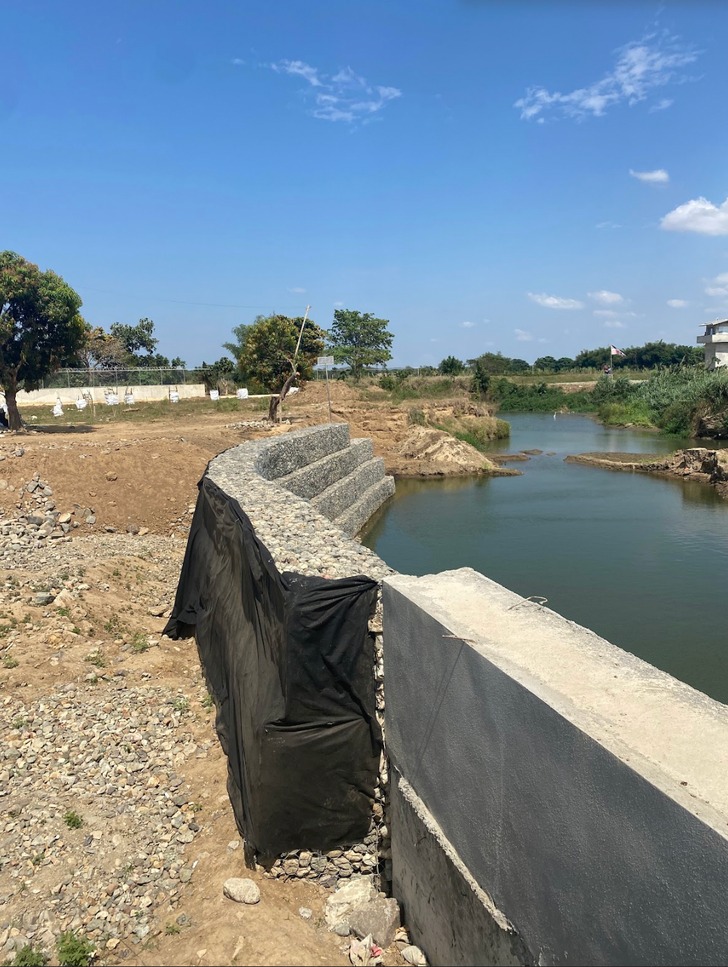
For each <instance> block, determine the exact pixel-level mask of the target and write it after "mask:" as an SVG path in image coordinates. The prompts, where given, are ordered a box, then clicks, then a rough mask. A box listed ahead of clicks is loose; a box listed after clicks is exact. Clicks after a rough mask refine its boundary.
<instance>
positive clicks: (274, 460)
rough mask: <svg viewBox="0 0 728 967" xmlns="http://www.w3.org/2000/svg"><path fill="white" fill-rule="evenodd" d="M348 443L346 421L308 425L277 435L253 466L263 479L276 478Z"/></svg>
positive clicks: (342, 447) (346, 445)
mask: <svg viewBox="0 0 728 967" xmlns="http://www.w3.org/2000/svg"><path fill="white" fill-rule="evenodd" d="M348 446H349V424H348V423H326V424H324V425H323V426H310V427H306V429H304V430H297V431H295V432H294V433H292V434H291V435H290V436H288V434H283V435H281V436H280V437H278V438H277V440H276V441H275V442H274V443H273V445H272V446H270V447H267V448H266V449H265V450H264V451H263V452H262V453H261V454H260V457H259V459H258V461H257V462H256V467H255V469H256V470H257V471H258V473H259V474H260V475H261V477H264V478H265V479H266V480H278V479H279V478H280V477H285V476H286V475H287V474H291V473H292V472H293V471H294V470H298V469H299V468H300V467H306V466H308V465H309V464H311V463H315V462H316V461H317V460H321V458H322V457H326V456H328V455H329V454H330V453H336V452H337V451H339V450H345V449H346V448H347V447H348Z"/></svg>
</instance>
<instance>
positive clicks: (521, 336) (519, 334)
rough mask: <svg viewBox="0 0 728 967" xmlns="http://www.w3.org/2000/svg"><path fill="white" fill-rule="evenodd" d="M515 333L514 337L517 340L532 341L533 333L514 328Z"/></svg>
mask: <svg viewBox="0 0 728 967" xmlns="http://www.w3.org/2000/svg"><path fill="white" fill-rule="evenodd" d="M513 331H514V332H515V334H516V339H517V340H518V341H519V342H533V335H532V333H530V332H526V330H525V329H514V330H513Z"/></svg>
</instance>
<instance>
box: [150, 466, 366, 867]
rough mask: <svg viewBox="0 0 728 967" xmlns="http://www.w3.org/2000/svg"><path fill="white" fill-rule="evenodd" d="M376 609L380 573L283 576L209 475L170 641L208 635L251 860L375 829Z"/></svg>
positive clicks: (205, 641)
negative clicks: (372, 621)
mask: <svg viewBox="0 0 728 967" xmlns="http://www.w3.org/2000/svg"><path fill="white" fill-rule="evenodd" d="M375 601H376V582H374V581H372V580H371V579H370V578H367V577H352V578H345V579H342V580H327V579H325V578H317V577H316V578H314V577H305V576H303V575H300V574H293V573H289V572H284V573H283V574H281V573H279V572H278V570H277V569H276V567H275V564H274V563H273V559H272V557H271V555H270V553H269V552H268V550H267V548H266V547H265V546H264V545H263V544H262V543H261V542H260V541H259V540H258V538H257V537H256V535H255V532H254V530H253V526H252V524H251V522H250V520H249V519H248V517H247V516H246V515H245V513H244V512H243V510H242V508H241V507H240V504H238V503H237V501H235V500H232V499H231V498H230V497H229V496H228V495H227V494H226V493H225V492H224V491H223V490H221V489H220V488H219V487H218V486H217V485H216V484H215V483H213V482H212V481H211V480H210V479H209V478H208V477H206V476H205V477H203V479H202V480H201V481H200V486H199V496H198V499H197V506H196V508H195V515H194V518H193V521H192V527H191V529H190V535H189V540H188V542H187V551H186V553H185V559H184V563H183V565H182V572H181V574H180V580H179V585H178V587H177V597H176V600H175V605H174V610H173V611H172V616H171V618H170V619H169V622H168V624H167V626H166V628H165V634H167V635H169V637H171V638H186V637H189V636H190V635H193V634H194V635H195V637H196V640H197V646H198V650H199V654H200V660H201V662H202V667H203V670H204V673H205V676H206V678H207V682H208V686H209V688H210V691H211V694H212V696H213V698H214V700H215V704H216V706H217V721H216V727H217V732H218V735H219V737H220V742H221V744H222V747H223V750H224V751H225V754H226V755H227V757H228V792H229V795H230V800H231V802H232V805H233V810H234V813H235V819H236V822H237V825H238V829H239V830H240V833H241V835H242V837H243V838H244V840H245V843H246V852H248V855H250V854H251V852H255V853H257V854H258V855H259V856H261V857H273V856H275V855H277V854H280V853H283V852H286V851H289V850H294V849H309V850H322V851H326V850H330V849H336V848H339V847H342V846H345V845H349V844H352V843H356V842H360V841H361V840H362V839H363V838H364V837H365V836H366V835H367V833H368V832H369V825H370V820H371V805H372V799H373V796H374V787H375V782H376V777H377V773H378V768H379V753H380V750H381V731H380V729H379V725H378V723H377V719H376V715H375V686H374V675H373V667H374V661H375V659H374V650H373V642H372V639H371V636H370V635H369V633H368V619H369V616H370V614H371V612H372V609H373V607H374V605H375Z"/></svg>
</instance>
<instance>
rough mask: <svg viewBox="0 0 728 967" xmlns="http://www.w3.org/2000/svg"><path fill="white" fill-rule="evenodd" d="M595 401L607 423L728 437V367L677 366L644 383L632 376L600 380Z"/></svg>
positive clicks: (595, 392) (656, 374)
mask: <svg viewBox="0 0 728 967" xmlns="http://www.w3.org/2000/svg"><path fill="white" fill-rule="evenodd" d="M610 383H611V386H610ZM594 403H595V404H596V411H597V413H598V415H599V418H600V419H601V420H602V421H603V422H604V423H611V424H624V423H633V424H635V425H638V426H656V427H659V428H660V429H661V430H664V431H665V432H666V433H672V434H677V435H682V436H687V435H697V434H707V435H711V436H718V437H721V436H728V371H727V370H724V369H718V370H714V371H713V372H707V371H706V370H705V369H703V368H702V367H699V366H689V367H671V368H669V369H664V370H661V371H660V372H658V373H655V375H654V376H652V377H651V378H650V379H649V380H646V381H645V382H643V383H640V384H639V385H635V384H632V383H629V381H628V380H626V379H615V380H608V379H604V380H599V381H598V382H597V385H596V386H595V388H594Z"/></svg>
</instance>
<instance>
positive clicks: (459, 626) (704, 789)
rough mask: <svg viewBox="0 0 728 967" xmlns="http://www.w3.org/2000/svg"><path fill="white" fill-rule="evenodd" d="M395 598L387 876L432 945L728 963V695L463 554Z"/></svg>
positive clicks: (389, 605) (395, 584) (570, 960)
mask: <svg viewBox="0 0 728 967" xmlns="http://www.w3.org/2000/svg"><path fill="white" fill-rule="evenodd" d="M383 596H384V635H385V640H386V662H387V705H386V726H387V740H388V750H389V755H390V758H391V762H392V766H393V777H392V781H393V790H392V792H393V804H392V859H393V881H394V892H395V895H396V896H397V898H398V899H399V900H400V902H401V903H403V905H404V919H405V921H406V922H407V923H408V924H409V925H410V927H411V929H412V931H413V935H414V938H415V941H416V942H417V943H419V944H420V946H422V948H423V949H424V950H425V952H426V954H428V956H429V958H430V960H431V962H432V963H433V964H463V965H465V964H468V965H474V964H511V963H531V964H532V963H539V964H613V965H633V964H635V965H636V964H645V965H647V964H716V965H717V964H725V963H727V962H728V929H727V926H726V925H727V924H728V838H727V834H728V771H727V770H726V766H728V708H726V707H725V706H723V705H721V704H719V703H718V702H715V701H713V700H712V699H709V698H708V697H707V696H704V695H702V694H700V693H699V692H696V691H694V690H693V689H692V688H690V687H689V686H687V685H684V684H683V683H681V682H678V681H676V680H675V679H672V678H671V677H670V676H668V675H666V674H665V673H663V672H660V671H658V670H657V669H655V668H652V667H651V666H649V665H647V664H646V663H644V662H642V661H640V660H639V659H637V658H634V657H633V656H632V655H629V654H627V653H625V652H623V651H621V649H619V648H616V647H615V646H613V645H611V644H609V643H608V642H606V641H604V640H603V639H601V638H599V637H598V636H596V635H594V634H593V633H592V632H590V631H588V630H586V629H584V628H581V627H579V626H578V625H575V624H573V623H572V622H569V621H567V620H566V619H564V618H561V617H560V616H558V615H556V614H554V613H553V612H551V611H548V610H547V609H545V608H540V607H539V606H538V605H535V604H534V603H532V602H527V601H524V600H523V599H522V598H520V597H519V596H518V595H515V594H513V593H511V592H510V591H507V590H506V589H505V588H502V587H500V586H499V585H497V584H495V583H494V582H492V581H489V580H488V579H487V578H485V577H483V576H482V575H480V574H477V573H476V572H474V571H470V570H468V569H465V570H462V571H451V572H445V573H443V574H440V575H437V576H434V577H425V578H411V577H404V576H394V577H391V578H388V579H387V580H386V581H385V584H384V592H383ZM395 776H396V778H395ZM401 780H404V781H403V782H402V781H401Z"/></svg>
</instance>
